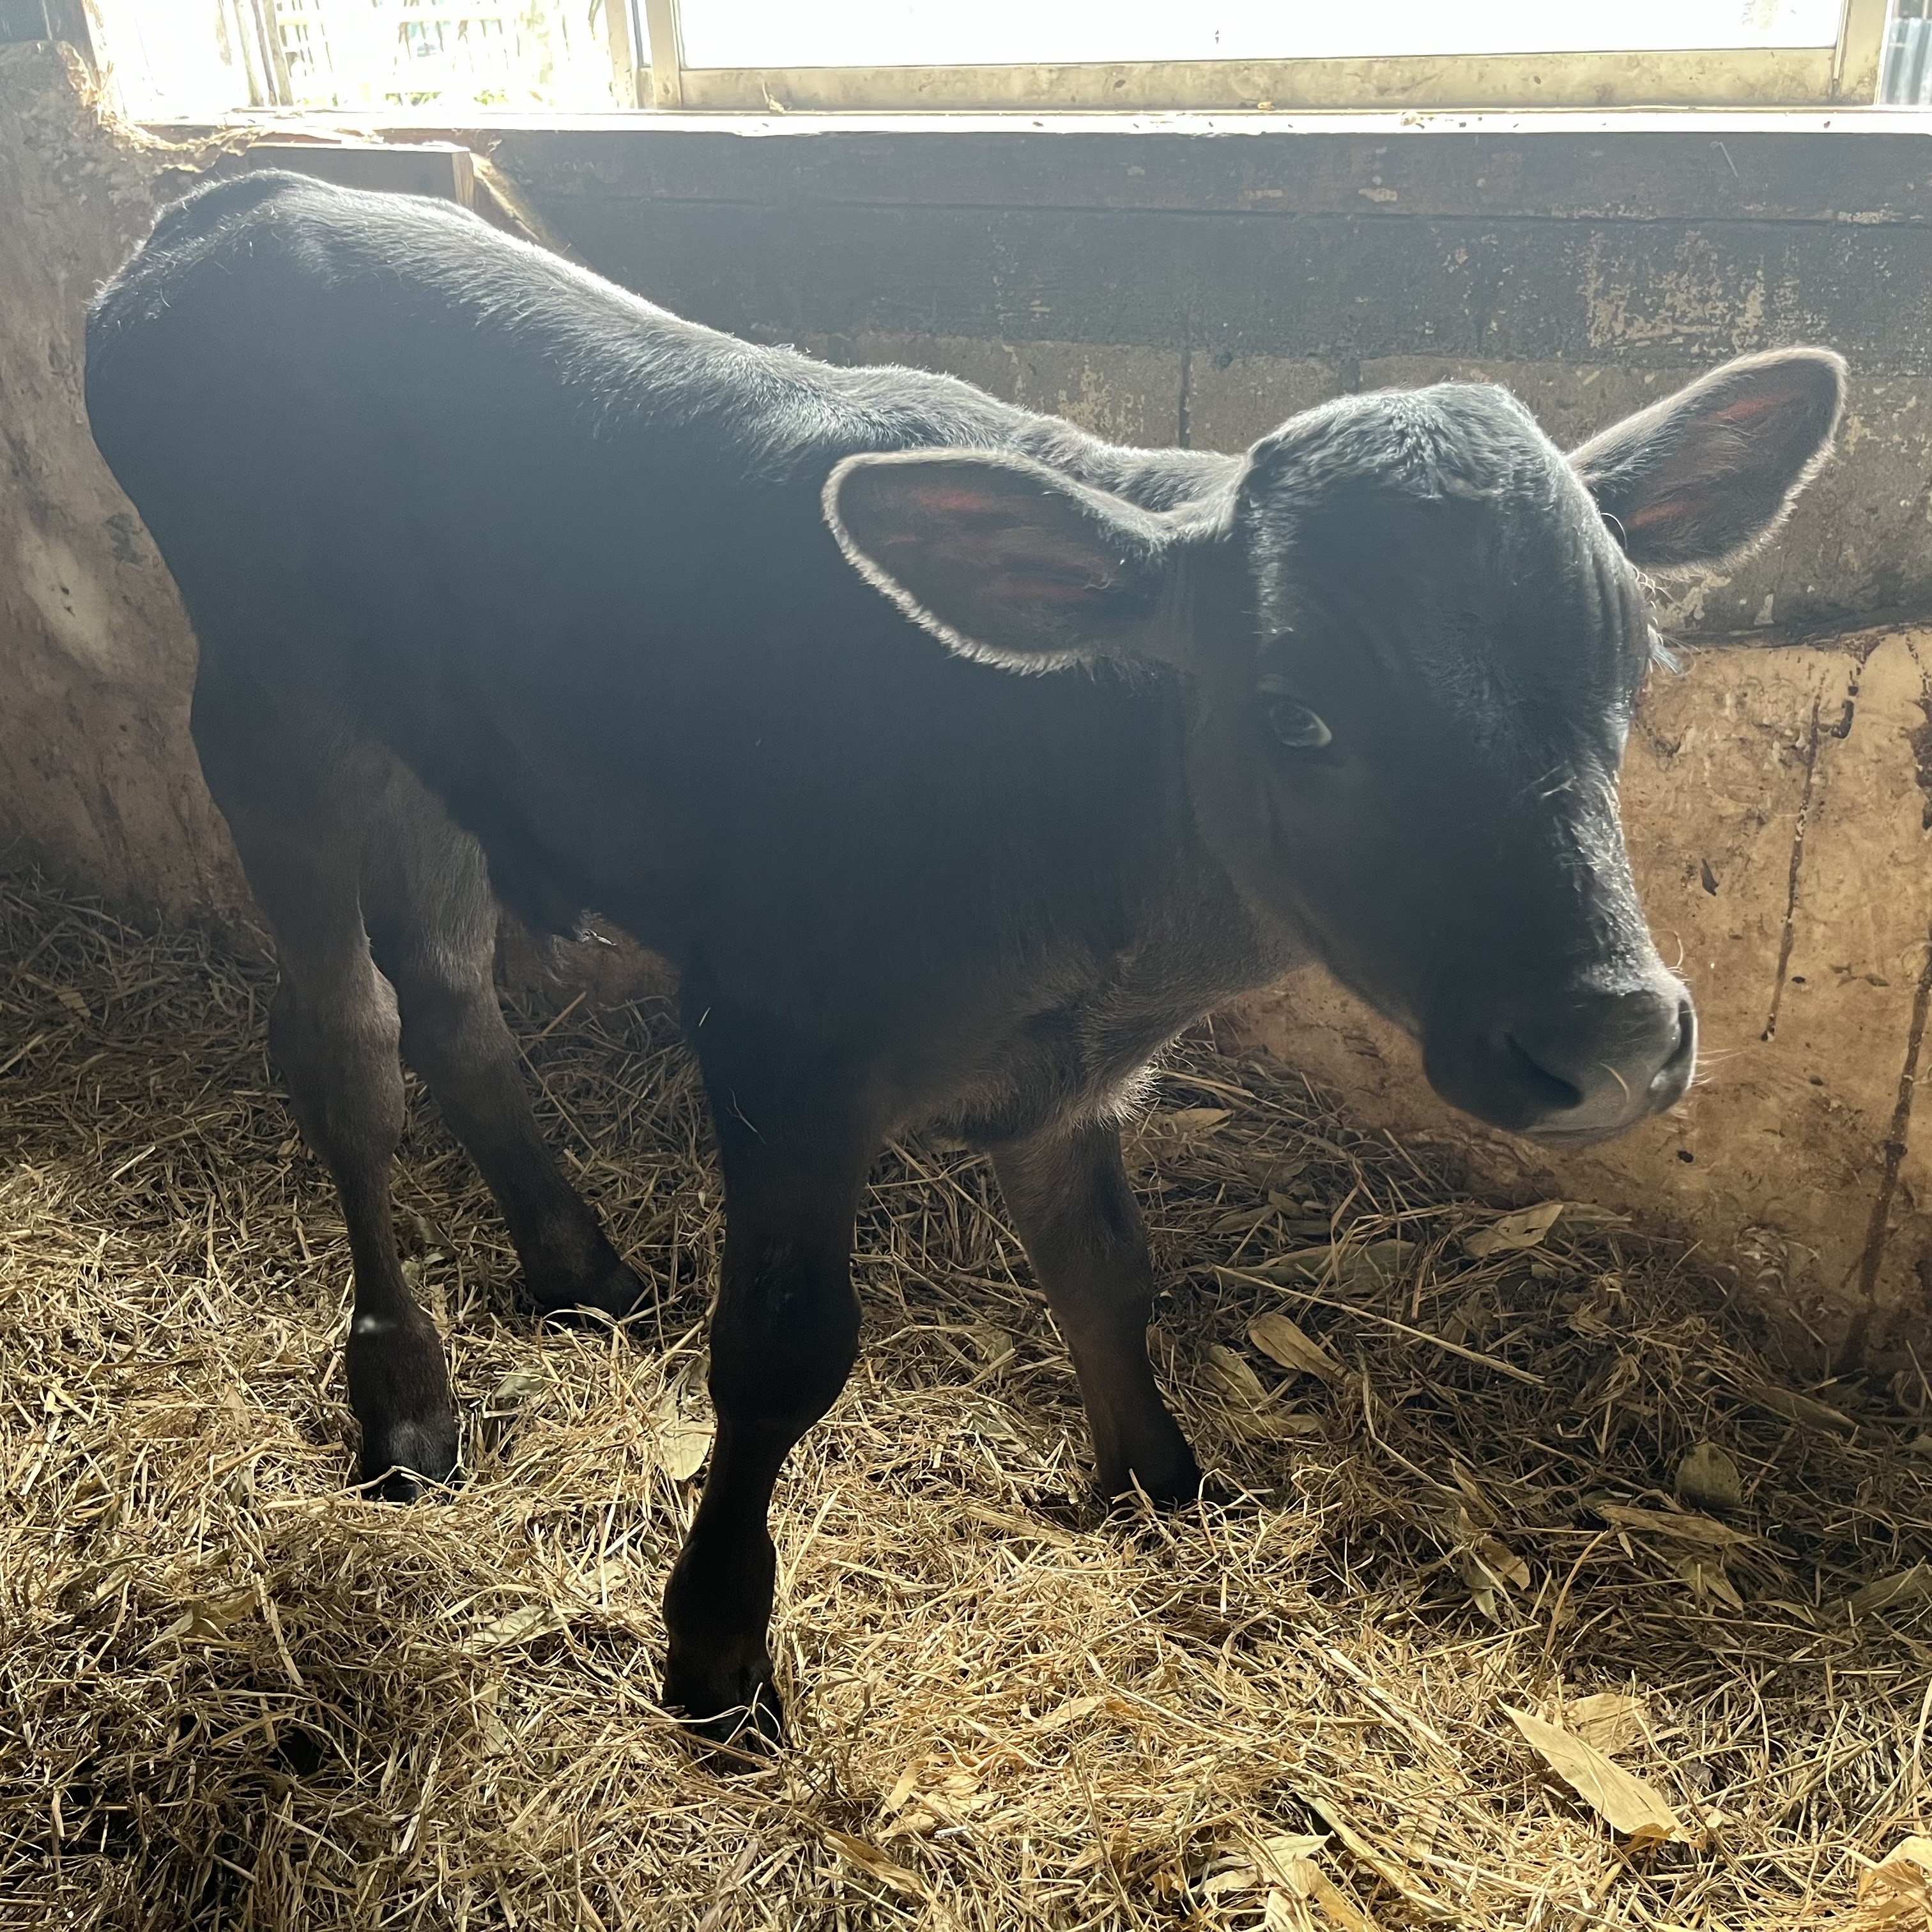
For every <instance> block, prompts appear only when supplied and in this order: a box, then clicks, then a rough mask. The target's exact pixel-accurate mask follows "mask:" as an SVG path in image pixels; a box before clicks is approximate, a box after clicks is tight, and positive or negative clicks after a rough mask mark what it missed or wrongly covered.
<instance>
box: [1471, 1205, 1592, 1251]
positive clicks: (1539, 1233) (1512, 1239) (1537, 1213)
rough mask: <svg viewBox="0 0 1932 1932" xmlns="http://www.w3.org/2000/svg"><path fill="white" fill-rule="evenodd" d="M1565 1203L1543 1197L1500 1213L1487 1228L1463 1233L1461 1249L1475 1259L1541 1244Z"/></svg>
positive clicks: (1553, 1225) (1554, 1224)
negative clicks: (1510, 1210)
mask: <svg viewBox="0 0 1932 1932" xmlns="http://www.w3.org/2000/svg"><path fill="white" fill-rule="evenodd" d="M1567 1206H1568V1202H1562V1201H1542V1202H1538V1204H1537V1205H1536V1206H1535V1207H1534V1208H1519V1209H1517V1211H1516V1212H1515V1213H1514V1214H1503V1215H1499V1217H1497V1218H1496V1220H1493V1221H1492V1222H1491V1223H1490V1224H1489V1226H1487V1228H1473V1229H1471V1230H1470V1231H1469V1233H1468V1234H1466V1235H1464V1236H1463V1253H1465V1254H1466V1255H1468V1256H1470V1257H1472V1259H1475V1260H1478V1261H1480V1260H1482V1259H1484V1258H1485V1257H1486V1256H1490V1255H1501V1254H1511V1253H1516V1252H1517V1250H1520V1249H1524V1248H1534V1247H1540V1246H1541V1244H1542V1241H1543V1238H1544V1235H1547V1234H1548V1233H1549V1232H1550V1229H1552V1228H1553V1227H1555V1226H1556V1223H1557V1220H1558V1217H1559V1216H1560V1215H1561V1214H1562V1212H1563V1210H1564V1209H1565V1207H1567Z"/></svg>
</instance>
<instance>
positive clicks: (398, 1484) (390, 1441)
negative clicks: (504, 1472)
mask: <svg viewBox="0 0 1932 1932" xmlns="http://www.w3.org/2000/svg"><path fill="white" fill-rule="evenodd" d="M455 1473H456V1417H455V1412H450V1413H449V1414H447V1415H437V1416H429V1417H424V1418H412V1419H410V1420H408V1421H391V1422H389V1423H387V1424H379V1425H376V1426H374V1427H372V1426H371V1424H368V1423H365V1424H363V1428H362V1456H361V1457H360V1458H359V1462H358V1466H357V1469H356V1487H358V1488H359V1489H361V1490H364V1491H365V1492H366V1493H368V1495H370V1496H374V1498H375V1499H376V1500H377V1502H386V1503H413V1502H416V1501H418V1500H419V1499H420V1498H421V1497H422V1494H423V1493H424V1491H425V1489H426V1488H434V1489H442V1488H446V1487H448V1486H449V1483H450V1481H451V1480H452V1478H453V1477H454V1476H455Z"/></svg>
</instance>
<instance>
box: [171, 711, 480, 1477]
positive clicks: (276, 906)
mask: <svg viewBox="0 0 1932 1932" xmlns="http://www.w3.org/2000/svg"><path fill="white" fill-rule="evenodd" d="M194 727H195V739H196V744H197V745H198V747H199V749H200V751H201V756H202V770H203V771H204V772H205V774H206V775H207V778H208V786H209V789H210V790H211V791H212V792H213V793H214V799H215V802H216V803H217V805H220V808H221V810H222V812H223V816H224V817H226V819H227V820H228V823H229V829H230V830H231V831H232V832H233V833H234V835H235V843H236V848H237V849H238V850H239V852H240V853H241V855H242V867H243V869H244V870H245V871H246V872H247V874H248V883H250V885H251V886H253V887H254V892H255V896H256V898H257V899H258V900H259V901H260V904H261V906H262V909H263V911H264V912H265V913H267V915H268V917H269V924H270V926H272V928H273V929H274V931H275V944H276V952H277V955H278V960H279V962H280V965H281V983H280V984H279V985H278V987H277V989H276V991H275V998H274V1001H273V1002H272V1004H271V1006H270V1007H269V1050H270V1051H271V1052H272V1054H273V1055H274V1056H275V1062H276V1064H277V1065H278V1067H280V1069H281V1073H282V1077H283V1079H284V1080H285V1081H286V1082H287V1084H288V1088H289V1094H290V1099H291V1100H293V1103H294V1106H295V1112H296V1119H297V1120H298V1121H299V1122H300V1123H301V1126H302V1133H303V1134H304V1136H305V1137H306V1139H308V1143H309V1145H311V1147H312V1148H314V1149H315V1151H316V1152H317V1154H320V1156H321V1157H322V1159H323V1161H324V1162H325V1163H327V1166H328V1168H329V1172H330V1173H331V1174H332V1175H333V1176H334V1177H335V1185H336V1190H337V1192H338V1193H339V1194H340V1196H341V1200H342V1213H343V1218H344V1221H345V1222H346V1223H347V1226H348V1229H349V1246H350V1254H351V1256H352V1257H353V1262H354V1265H355V1276H356V1298H355V1309H354V1312H353V1315H352V1316H351V1318H350V1327H349V1343H348V1348H347V1364H348V1375H349V1400H350V1406H351V1407H353V1409H354V1410H355V1412H356V1421H358V1422H359V1423H360V1424H361V1425H362V1458H361V1467H360V1472H359V1479H360V1480H361V1481H362V1482H364V1483H366V1484H379V1485H380V1493H381V1494H382V1495H383V1496H386V1497H388V1498H390V1499H392V1500H395V1501H398V1502H407V1501H410V1500H411V1499H413V1498H414V1497H415V1496H416V1494H417V1491H418V1483H419V1480H420V1479H422V1478H428V1480H430V1481H434V1482H440V1481H443V1480H444V1479H445V1478H446V1477H448V1475H449V1473H450V1472H451V1471H452V1469H454V1468H455V1463H456V1442H457V1435H456V1411H455V1405H454V1404H453V1403H452V1400H451V1399H450V1391H449V1372H448V1370H447V1369H446V1367H445V1366H444V1362H443V1344H442V1342H441V1340H440V1338H439V1337H438V1336H437V1332H436V1326H435V1324H434V1322H431V1319H430V1318H429V1317H428V1316H427V1315H426V1314H425V1313H424V1312H423V1310H422V1309H421V1308H420V1307H418V1306H417V1304H416V1301H415V1298H413V1296H412V1295H410V1291H409V1288H408V1286H407V1283H405V1282H404V1279H403V1275H402V1270H401V1265H400V1264H399V1262H398V1259H397V1254H396V1241H395V1231H394V1229H393V1227H392V1223H391V1219H390V1212H389V1166H390V1163H391V1161H392V1160H393V1159H394V1157H395V1150H396V1143H397V1142H398V1139H400V1138H401V1134H402V1128H403V1073H402V1064H401V1059H400V1058H399V1057H398V1045H399V1042H400V1040H401V1022H400V1020H399V1019H398V1014H397V1010H396V1001H395V994H394V993H393V992H392V990H391V989H390V986H389V982H388V981H387V980H385V979H384V978H383V976H382V974H380V973H379V972H378V971H377V970H376V964H375V961H374V959H373V958H372V957H371V954H370V950H369V941H368V935H367V934H366V933H365V931H364V929H363V925H362V907H361V902H360V895H359V876H360V861H361V856H362V841H361V838H360V837H359V835H358V830H357V827H356V824H355V823H354V820H353V817H351V816H350V814H348V813H347V812H346V811H343V810H341V809H340V808H338V806H337V805H336V803H335V799H336V798H337V797H338V796H341V795H345V794H341V793H338V792H337V790H336V787H337V786H338V784H340V785H344V786H345V787H348V788H349V790H348V791H347V793H346V795H350V796H353V786H354V784H355V782H356V777H357V774H356V773H354V772H343V771H341V769H336V768H334V767H332V766H331V765H329V763H325V762H318V761H317V760H314V759H313V758H312V757H309V756H308V755H306V753H307V752H308V746H307V745H305V742H304V741H303V740H302V739H301V738H300V737H299V736H296V734H293V733H288V732H285V731H283V730H279V729H278V720H277V718H276V716H275V713H274V712H273V711H272V709H268V708H266V707H258V706H254V705H248V706H242V705H239V704H237V703H236V702H235V701H234V700H233V697H232V695H231V694H228V693H226V692H223V691H220V690H219V689H214V690H211V688H210V687H209V685H208V682H207V681H206V680H204V682H203V683H202V686H201V687H200V688H199V689H198V690H197V691H196V697H195V716H194Z"/></svg>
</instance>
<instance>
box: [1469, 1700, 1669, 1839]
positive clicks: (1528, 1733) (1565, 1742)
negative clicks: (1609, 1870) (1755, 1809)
mask: <svg viewBox="0 0 1932 1932" xmlns="http://www.w3.org/2000/svg"><path fill="white" fill-rule="evenodd" d="M1503 1714H1504V1715H1505V1717H1507V1718H1508V1719H1509V1721H1510V1722H1511V1724H1514V1725H1515V1727H1517V1730H1520V1732H1521V1733H1523V1736H1524V1738H1525V1739H1526V1740H1527V1742H1528V1743H1529V1748H1530V1749H1531V1750H1532V1751H1535V1754H1537V1756H1538V1757H1540V1758H1541V1759H1542V1760H1543V1761H1544V1763H1545V1764H1546V1765H1547V1766H1549V1767H1550V1769H1551V1770H1552V1771H1553V1772H1555V1773H1556V1775H1557V1776H1558V1777H1559V1778H1562V1781H1563V1782H1564V1783H1565V1784H1567V1785H1568V1786H1569V1787H1570V1788H1571V1790H1572V1791H1574V1792H1575V1793H1576V1794H1577V1796H1578V1797H1579V1798H1580V1799H1583V1802H1585V1803H1586V1805H1589V1807H1590V1808H1592V1810H1593V1811H1595V1812H1597V1813H1598V1814H1599V1816H1601V1817H1602V1818H1603V1819H1604V1822H1605V1823H1607V1824H1608V1825H1609V1826H1610V1829H1612V1830H1613V1832H1619V1833H1620V1834H1621V1835H1622V1836H1623V1837H1625V1838H1629V1839H1631V1840H1632V1841H1634V1842H1636V1843H1639V1844H1643V1843H1649V1842H1650V1841H1652V1840H1654V1839H1661V1838H1682V1837H1683V1836H1684V1835H1685V1832H1684V1823H1683V1820H1682V1819H1680V1818H1679V1817H1678V1815H1677V1814H1676V1812H1675V1811H1672V1809H1671V1808H1670V1806H1669V1805H1667V1804H1666V1803H1665V1802H1664V1800H1663V1799H1661V1798H1660V1797H1659V1796H1658V1794H1657V1793H1656V1792H1655V1790H1653V1789H1652V1787H1650V1786H1649V1785H1648V1784H1645V1782H1644V1781H1643V1779H1642V1778H1636V1777H1633V1776H1632V1775H1631V1773H1630V1772H1627V1771H1625V1769H1623V1767H1622V1766H1621V1765H1616V1764H1613V1763H1611V1762H1610V1760H1609V1759H1608V1758H1607V1757H1605V1756H1604V1754H1603V1753H1602V1752H1601V1751H1599V1750H1598V1748H1596V1746H1595V1745H1590V1744H1586V1743H1585V1742H1583V1739H1581V1738H1580V1737H1578V1736H1576V1735H1575V1734H1574V1733H1572V1732H1570V1731H1566V1730H1564V1729H1563V1728H1562V1727H1561V1726H1560V1725H1557V1724H1546V1723H1545V1722H1544V1720H1543V1719H1542V1718H1537V1717H1532V1715H1530V1713H1529V1712H1527V1711H1518V1710H1514V1709H1511V1707H1510V1706H1508V1705H1507V1704H1506V1705H1505V1706H1503Z"/></svg>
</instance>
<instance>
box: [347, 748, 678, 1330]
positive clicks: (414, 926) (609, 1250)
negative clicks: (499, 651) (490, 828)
mask: <svg viewBox="0 0 1932 1932" xmlns="http://www.w3.org/2000/svg"><path fill="white" fill-rule="evenodd" d="M362 903H363V912H364V916H365V919H367V921H368V927H369V935H370V938H371V943H372V944H373V945H374V948H375V954H376V959H377V962H378V964H379V965H380V966H381V968H382V969H383V973H384V974H386V976H387V977H388V978H389V981H390V982H391V983H392V985H393V986H395V989H396V998H397V999H398V1001H399V1002H400V1004H401V1008H402V1022H403V1035H402V1045H403V1053H404V1058H407V1060H408V1061H409V1063H410V1065H411V1066H412V1067H414V1068H415V1069H416V1071H417V1072H418V1073H420V1074H421V1075H422V1077H423V1079H425V1081H426V1082H428V1085H429V1090H430V1091H431V1093H432V1094H434V1095H435V1097H436V1101H437V1106H439V1107H440V1108H441V1109H442V1110H443V1118H444V1119H445V1120H446V1121H448V1122H449V1127H450V1131H451V1132H452V1133H454V1134H455V1136H456V1138H457V1139H458V1140H459V1141H460V1142H462V1143H463V1147H464V1148H465V1149H466V1151H468V1153H469V1157H470V1158H471V1160H473V1161H475V1163H476V1166H477V1168H478V1170H479V1172H481V1175H482V1176H483V1178H484V1180H485V1181H487V1182H488V1183H489V1185H490V1193H492V1194H493V1195H494V1196H496V1205H497V1206H498V1207H499V1208H501V1209H502V1214H503V1220H504V1223H505V1226H508V1229H509V1231H510V1238H511V1241H512V1242H513V1243H514V1244H515V1247H516V1250H517V1260H518V1261H519V1262H520V1263H521V1264H522V1266H523V1286H524V1289H525V1290H526V1292H527V1293H528V1295H529V1298H530V1300H531V1301H532V1302H533V1303H534V1304H535V1306H536V1307H537V1308H538V1310H540V1311H541V1312H542V1313H545V1314H553V1313H558V1312H559V1311H561V1310H565V1309H572V1308H592V1309H598V1310H602V1311H603V1312H604V1313H606V1314H610V1315H616V1316H623V1315H628V1313H630V1312H631V1310H632V1309H633V1308H634V1307H635V1306H636V1305H637V1301H638V1300H639V1298H640V1297H641V1296H642V1295H643V1283H641V1282H640V1281H639V1280H638V1279H637V1277H636V1276H635V1275H634V1274H632V1273H631V1271H630V1270H629V1269H628V1268H626V1267H625V1265H624V1264H623V1263H622V1262H621V1261H620V1260H619V1259H618V1258H617V1252H616V1250H615V1249H614V1248H613V1247H611V1245H610V1241H608V1239H607V1238H606V1237H605V1235H604V1230H603V1229H602V1228H601V1226H599V1225H598V1220H597V1217H596V1216H595V1214H593V1213H592V1211H591V1210H590V1209H589V1208H588V1207H587V1206H586V1205H585V1203H584V1202H583V1200H582V1199H580V1197H579V1196H578V1195H577V1193H576V1191H575V1190H574V1189H573V1188H572V1187H571V1186H570V1185H569V1184H568V1182H567V1181H565V1180H564V1178H563V1177H562V1175H560V1174H559V1172H557V1169H556V1163H555V1161H554V1160H553V1158H552V1157H551V1154H550V1149H549V1148H548V1147H547V1145H545V1144H544V1138H543V1135H542V1133H541V1131H540V1130H539V1129H538V1126H537V1123H536V1119H535V1116H534V1115H532V1112H531V1111H530V1102H529V1094H528V1092H527V1091H526V1088H525V1087H524V1085H523V1074H522V1072H521V1070H520V1068H519V1067H518V1065H517V1046H516V1042H515V1040H514V1038H512V1037H511V1033H510V1030H509V1028H508V1027H507V1026H506V1025H505V1024H504V1022H503V1011H502V1007H500V1006H499V1004H497V999H496V983H495V978H494V967H495V963H496V899H495V897H494V895H493V894H492V893H491V892H490V880H489V876H488V873H487V869H486V868H485V866H484V860H483V853H482V851H481V848H480V847H478V845H477V844H476V842H475V840H474V839H472V838H470V837H469V835H468V834H467V833H466V832H463V831H461V830H460V829H458V827H457V826H455V825H453V824H452V823H451V822H450V820H449V817H448V816H447V814H446V813H445V812H444V811H443V807H442V805H440V803H439V802H437V800H436V799H434V798H432V797H431V796H430V795H429V793H428V792H426V791H425V790H424V789H423V788H422V786H421V785H420V784H418V783H417V781H416V779H415V778H413V776H411V775H410V773H409V772H407V771H405V770H404V769H402V768H401V766H397V767H396V768H395V769H394V770H393V771H392V774H391V776H390V779H389V784H388V785H387V786H386V788H385V790H383V794H382V797H381V800H380V805H378V807H377V810H376V811H375V814H374V818H373V820H372V823H371V827H370V830H369V833H368V839H367V842H366V846H365V857H364V860H363V871H362Z"/></svg>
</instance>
